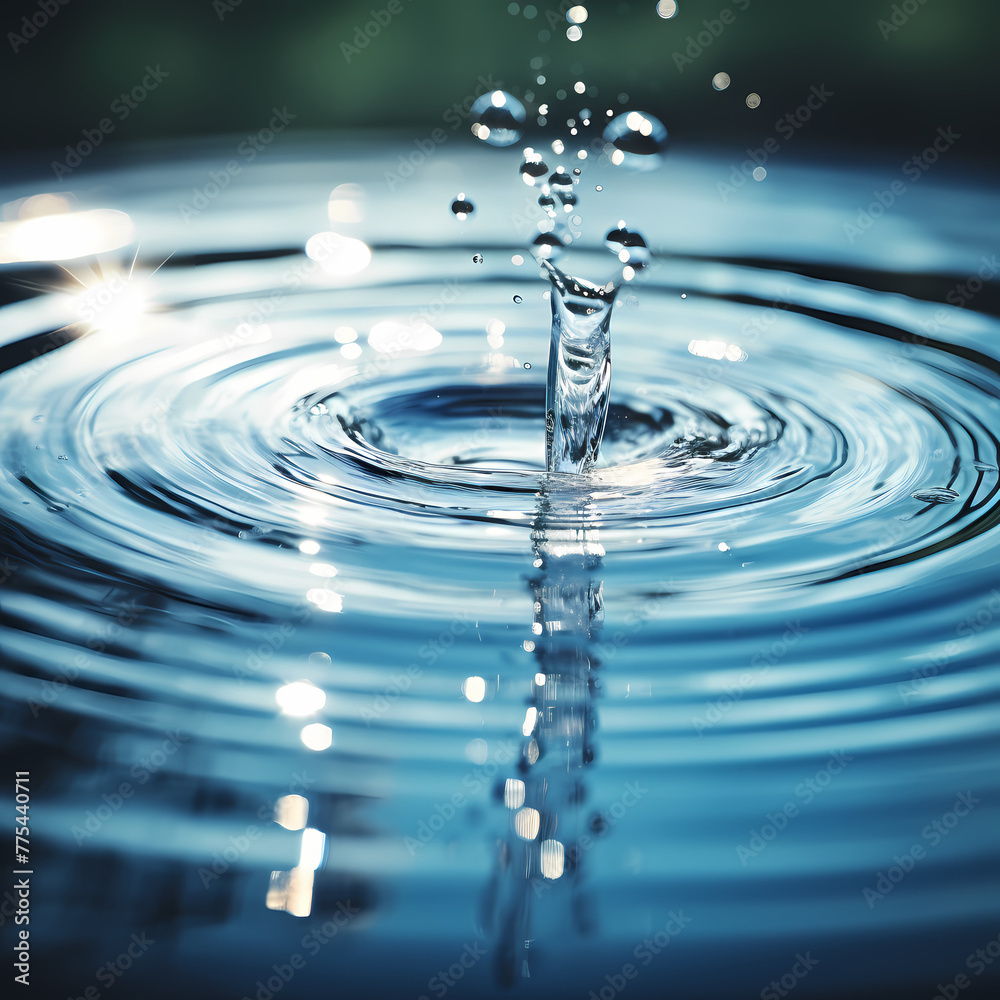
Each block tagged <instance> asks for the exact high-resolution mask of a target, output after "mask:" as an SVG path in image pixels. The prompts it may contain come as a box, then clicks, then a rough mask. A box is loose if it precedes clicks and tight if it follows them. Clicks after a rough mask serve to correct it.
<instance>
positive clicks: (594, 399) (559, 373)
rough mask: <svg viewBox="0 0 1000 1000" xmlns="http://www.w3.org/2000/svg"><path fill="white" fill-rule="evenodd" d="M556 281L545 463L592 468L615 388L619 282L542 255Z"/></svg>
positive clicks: (554, 468)
mask: <svg viewBox="0 0 1000 1000" xmlns="http://www.w3.org/2000/svg"><path fill="white" fill-rule="evenodd" d="M541 263H542V265H543V266H544V267H545V268H546V269H547V270H548V273H549V279H550V281H551V282H552V295H551V302H552V334H551V338H552V339H551V341H550V344H549V367H548V375H547V378H546V384H545V468H546V470H547V471H548V472H576V473H579V472H586V471H587V470H588V469H589V468H591V467H592V466H593V465H594V463H595V462H596V461H597V454H598V451H599V449H600V446H601V438H602V437H603V436H604V425H605V423H606V421H607V416H608V401H609V398H610V392H611V312H612V306H613V305H614V302H615V296H616V295H617V294H618V288H619V286H618V285H615V284H614V283H613V282H610V281H609V282H608V283H607V284H606V285H595V284H593V283H592V282H589V281H585V280H583V279H582V278H573V277H570V276H569V275H566V274H563V272H562V271H560V270H559V268H557V267H556V266H555V265H554V264H552V263H551V262H550V261H548V260H544V259H543V260H542V262H541Z"/></svg>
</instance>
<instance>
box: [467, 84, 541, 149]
mask: <svg viewBox="0 0 1000 1000" xmlns="http://www.w3.org/2000/svg"><path fill="white" fill-rule="evenodd" d="M526 117H527V112H526V111H525V110H524V105H523V104H522V103H521V102H520V101H519V100H518V99H517V98H516V97H514V95H513V94H508V93H507V91H506V90H493V91H490V92H489V93H486V94H483V95H482V96H481V97H478V98H476V100H475V102H474V103H473V105H472V107H471V108H470V109H469V118H470V119H471V120H472V121H473V122H474V123H476V124H474V125H473V128H472V131H473V135H475V136H476V138H477V139H481V140H482V141H483V142H486V143H489V144H490V145H491V146H510V145H513V143H515V142H517V141H518V140H519V139H520V138H521V136H522V134H523V133H524V122H525V119H526ZM477 125H478V128H477V127H476V126H477Z"/></svg>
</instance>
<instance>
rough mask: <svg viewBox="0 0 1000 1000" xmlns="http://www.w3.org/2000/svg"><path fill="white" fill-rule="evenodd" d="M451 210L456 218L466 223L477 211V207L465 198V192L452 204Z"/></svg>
mask: <svg viewBox="0 0 1000 1000" xmlns="http://www.w3.org/2000/svg"><path fill="white" fill-rule="evenodd" d="M451 210H452V212H454V213H455V218H456V219H458V220H459V221H464V220H465V219H467V218H468V217H469V216H470V215H472V213H473V212H474V211H475V210H476V206H475V205H473V204H472V202H471V201H469V200H468V198H466V197H465V194H464V192H463V193H462V194H460V195H459V196H458V197H457V198H456V199H455V200H454V201H453V202H452V203H451Z"/></svg>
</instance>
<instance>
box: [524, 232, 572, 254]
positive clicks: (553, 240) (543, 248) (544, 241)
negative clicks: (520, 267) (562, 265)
mask: <svg viewBox="0 0 1000 1000" xmlns="http://www.w3.org/2000/svg"><path fill="white" fill-rule="evenodd" d="M532 245H533V246H536V247H537V248H538V250H537V253H538V256H539V257H543V258H545V259H546V260H552V259H554V258H556V257H558V256H559V254H561V253H562V251H563V250H564V249H565V248H566V244H565V243H564V242H563V241H562V239H560V237H559V236H558V235H557V234H556V233H555V232H551V233H540V234H539V235H538V236H536V237H535V239H534V242H533V244H532Z"/></svg>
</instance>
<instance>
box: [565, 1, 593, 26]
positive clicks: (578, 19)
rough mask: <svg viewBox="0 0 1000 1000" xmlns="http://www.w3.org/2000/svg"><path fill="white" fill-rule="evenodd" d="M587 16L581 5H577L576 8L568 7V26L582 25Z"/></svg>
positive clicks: (584, 8)
mask: <svg viewBox="0 0 1000 1000" xmlns="http://www.w3.org/2000/svg"><path fill="white" fill-rule="evenodd" d="M588 16H589V15H588V13H587V8H586V7H584V6H583V5H582V4H579V5H577V6H576V7H570V9H569V10H568V11H566V20H567V21H569V23H570V24H583V22H584V21H586V20H587V17H588Z"/></svg>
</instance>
